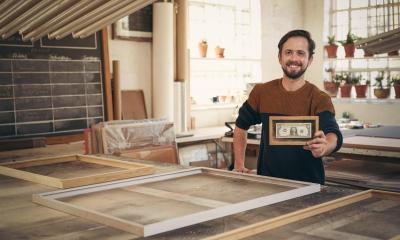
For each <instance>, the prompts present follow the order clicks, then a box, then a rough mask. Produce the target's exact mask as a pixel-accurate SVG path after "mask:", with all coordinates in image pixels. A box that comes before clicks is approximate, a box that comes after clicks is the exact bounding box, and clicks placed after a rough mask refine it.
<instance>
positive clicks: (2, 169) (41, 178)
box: [0, 155, 154, 188]
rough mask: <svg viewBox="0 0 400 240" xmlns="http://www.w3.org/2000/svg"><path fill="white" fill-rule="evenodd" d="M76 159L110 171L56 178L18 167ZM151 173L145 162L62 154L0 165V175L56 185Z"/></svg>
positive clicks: (68, 161) (118, 178)
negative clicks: (108, 168)
mask: <svg viewBox="0 0 400 240" xmlns="http://www.w3.org/2000/svg"><path fill="white" fill-rule="evenodd" d="M76 161H81V162H82V163H83V164H94V165H93V166H97V167H99V166H100V167H105V168H107V167H110V171H109V170H107V169H105V170H103V171H102V172H101V173H96V172H95V173H92V174H90V173H89V174H86V175H84V176H75V177H67V178H60V177H52V176H46V175H45V174H38V173H34V172H29V171H24V170H21V169H22V168H30V167H31V168H34V167H40V166H42V167H44V166H45V167H49V168H51V167H52V165H53V167H54V166H55V165H56V164H60V163H71V162H76ZM111 168H113V169H111ZM152 173H154V168H153V167H152V166H149V165H145V164H140V163H132V162H127V161H121V160H116V159H110V158H103V157H96V156H85V155H64V156H57V157H49V158H41V159H33V160H26V161H19V162H12V163H4V164H1V165H0V174H3V175H7V176H10V177H15V178H20V179H24V180H28V181H31V182H36V183H40V184H44V185H48V186H51V187H57V188H71V187H78V186H83V185H89V184H94V183H102V182H107V181H114V180H120V179H125V178H130V177H136V176H143V175H148V174H152Z"/></svg>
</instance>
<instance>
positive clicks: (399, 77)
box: [392, 74, 400, 98]
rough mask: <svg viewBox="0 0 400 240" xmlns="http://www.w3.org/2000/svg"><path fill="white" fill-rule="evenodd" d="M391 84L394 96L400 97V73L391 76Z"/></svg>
mask: <svg viewBox="0 0 400 240" xmlns="http://www.w3.org/2000/svg"><path fill="white" fill-rule="evenodd" d="M392 84H393V87H394V92H395V94H396V98H400V74H396V75H394V76H393V77H392Z"/></svg>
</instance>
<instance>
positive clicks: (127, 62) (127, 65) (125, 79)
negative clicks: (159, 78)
mask: <svg viewBox="0 0 400 240" xmlns="http://www.w3.org/2000/svg"><path fill="white" fill-rule="evenodd" d="M108 32H109V38H108V44H109V52H110V69H111V72H113V69H112V61H113V60H118V61H120V77H121V89H122V90H128V89H142V90H143V92H144V97H145V102H146V109H147V114H148V115H149V116H151V113H152V109H151V106H152V105H151V104H152V103H151V85H152V84H151V75H152V74H151V66H152V58H151V54H152V50H151V49H152V44H151V43H150V42H134V41H127V40H113V39H111V28H109V29H108Z"/></svg>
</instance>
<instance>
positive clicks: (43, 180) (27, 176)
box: [0, 166, 63, 188]
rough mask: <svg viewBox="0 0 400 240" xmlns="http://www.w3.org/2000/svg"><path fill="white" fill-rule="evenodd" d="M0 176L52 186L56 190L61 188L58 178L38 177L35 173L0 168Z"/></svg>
mask: <svg viewBox="0 0 400 240" xmlns="http://www.w3.org/2000/svg"><path fill="white" fill-rule="evenodd" d="M0 174H2V175H6V176H9V177H14V178H19V179H23V180H26V181H31V182H36V183H40V184H44V185H47V186H52V187H56V188H62V187H63V185H62V183H61V182H60V180H59V179H58V178H54V177H49V176H43V175H38V174H35V173H30V172H26V171H21V170H18V169H13V168H8V167H4V166H0Z"/></svg>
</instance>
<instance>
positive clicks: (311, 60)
mask: <svg viewBox="0 0 400 240" xmlns="http://www.w3.org/2000/svg"><path fill="white" fill-rule="evenodd" d="M313 60H314V57H313V56H311V57H310V58H309V59H308V66H307V67H309V66H310V65H311V63H312V62H313Z"/></svg>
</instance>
